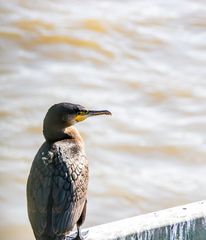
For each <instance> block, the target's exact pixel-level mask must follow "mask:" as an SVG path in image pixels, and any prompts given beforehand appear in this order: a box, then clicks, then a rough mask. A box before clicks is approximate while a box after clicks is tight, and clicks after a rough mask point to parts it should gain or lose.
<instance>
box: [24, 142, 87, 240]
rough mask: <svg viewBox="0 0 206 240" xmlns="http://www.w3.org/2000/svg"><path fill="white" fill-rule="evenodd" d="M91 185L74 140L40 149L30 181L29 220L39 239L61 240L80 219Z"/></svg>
mask: <svg viewBox="0 0 206 240" xmlns="http://www.w3.org/2000/svg"><path fill="white" fill-rule="evenodd" d="M87 186H88V162H87V159H86V156H85V154H84V150H83V147H82V145H81V144H80V143H79V142H78V141H75V140H73V139H67V140H61V141H58V142H55V143H53V144H50V143H47V142H45V143H44V144H43V145H42V146H41V148H40V149H39V151H38V153H37V155H36V157H35V159H34V161H33V164H32V168H31V171H30V175H29V178H28V182H27V205H28V213H29V219H30V222H31V225H32V228H33V231H34V234H35V237H36V239H38V240H48V239H52V240H57V239H58V240H60V239H63V236H65V235H66V234H67V233H68V232H69V231H71V230H72V228H73V227H74V225H75V224H76V222H77V221H78V219H79V218H80V216H81V213H82V209H83V207H84V204H85V200H86V195H87Z"/></svg>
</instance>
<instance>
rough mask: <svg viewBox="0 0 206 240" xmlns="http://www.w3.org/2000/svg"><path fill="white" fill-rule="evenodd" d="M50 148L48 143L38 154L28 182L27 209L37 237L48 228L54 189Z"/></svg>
mask: <svg viewBox="0 0 206 240" xmlns="http://www.w3.org/2000/svg"><path fill="white" fill-rule="evenodd" d="M49 149H50V146H49V144H47V143H46V142H45V143H44V144H43V145H42V146H41V148H40V149H39V151H38V153H37V154H36V156H35V158H34V161H33V163H32V167H31V170H30V174H29V177H28V181H27V208H28V215H29V220H30V222H31V225H32V228H33V231H34V234H35V236H41V235H42V234H43V233H44V232H45V230H46V227H47V206H48V200H49V196H50V191H51V187H52V175H53V167H52V165H51V164H45V160H47V161H48V160H50V161H52V154H51V155H50V151H49Z"/></svg>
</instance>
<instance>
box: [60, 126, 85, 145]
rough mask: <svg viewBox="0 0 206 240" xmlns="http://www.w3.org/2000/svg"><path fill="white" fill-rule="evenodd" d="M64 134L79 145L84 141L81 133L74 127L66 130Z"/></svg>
mask: <svg viewBox="0 0 206 240" xmlns="http://www.w3.org/2000/svg"><path fill="white" fill-rule="evenodd" d="M64 134H66V135H67V136H68V138H69V139H73V140H75V141H77V142H79V143H83V139H82V137H81V135H80V134H79V131H78V130H77V129H76V128H75V127H74V126H71V127H67V128H65V130H64Z"/></svg>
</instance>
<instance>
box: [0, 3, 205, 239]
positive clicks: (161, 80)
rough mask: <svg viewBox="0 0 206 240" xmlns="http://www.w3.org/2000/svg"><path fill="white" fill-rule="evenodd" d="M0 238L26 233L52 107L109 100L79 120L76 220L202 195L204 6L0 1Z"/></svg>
mask: <svg viewBox="0 0 206 240" xmlns="http://www.w3.org/2000/svg"><path fill="white" fill-rule="evenodd" d="M0 14H1V25H0V41H1V44H0V54H1V58H0V63H1V65H0V66H1V67H0V78H1V108H0V117H1V125H0V127H1V129H0V131H1V139H0V147H1V151H0V154H1V158H0V159H1V160H0V181H1V189H0V203H1V209H0V210H1V224H0V235H1V238H2V239H4V240H11V239H14V238H15V237H18V238H19V239H20V238H21V240H24V239H25V240H28V239H30V240H32V239H34V237H33V234H32V232H31V228H30V225H29V222H28V219H27V213H26V198H25V184H26V179H27V176H28V172H29V169H30V166H31V162H32V159H33V157H34V155H35V153H36V151H37V150H38V148H39V146H40V145H41V143H42V142H43V141H44V139H43V136H42V133H41V132H42V120H43V117H44V114H45V112H46V111H47V109H48V107H49V106H50V105H52V104H53V103H57V102H62V101H68V102H74V103H79V104H82V105H85V106H86V107H89V108H95V109H102V108H106V109H108V110H110V111H112V112H113V116H112V117H111V118H108V117H101V118H96V119H94V118H93V119H89V120H88V121H85V122H84V123H82V124H79V125H78V126H77V127H78V129H79V130H80V132H81V134H82V135H83V137H84V140H85V142H86V152H87V155H88V158H89V161H90V186H89V209H88V216H87V220H86V223H85V226H92V225H96V224H100V223H104V222H109V221H113V220H117V219H122V218H125V217H129V216H134V215H138V214H142V213H146V212H150V211H153V210H158V209H162V208H166V207H171V206H175V205H179V204H183V203H188V202H192V201H196V200H202V199H204V198H205V197H206V193H205V185H206V177H205V173H206V148H205V142H206V139H205V132H206V67H205V66H206V2H205V0H181V1H178V0H169V1H164V0H154V1H152V0H148V1H132V0H129V1H115V0H111V1H89V0H87V1H79V0H77V1H66V0H60V1H52V0H44V1H40V0H37V1H26V0H19V1H17V0H16V1H15V0H11V1H2V2H1V3H0Z"/></svg>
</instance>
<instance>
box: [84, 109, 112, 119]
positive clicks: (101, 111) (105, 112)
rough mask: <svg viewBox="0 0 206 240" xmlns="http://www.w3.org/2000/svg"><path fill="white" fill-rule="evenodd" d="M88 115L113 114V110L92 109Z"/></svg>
mask: <svg viewBox="0 0 206 240" xmlns="http://www.w3.org/2000/svg"><path fill="white" fill-rule="evenodd" d="M87 115H88V117H92V116H98V115H112V114H111V112H109V111H107V110H100V111H93V110H90V111H88V112H87Z"/></svg>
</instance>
